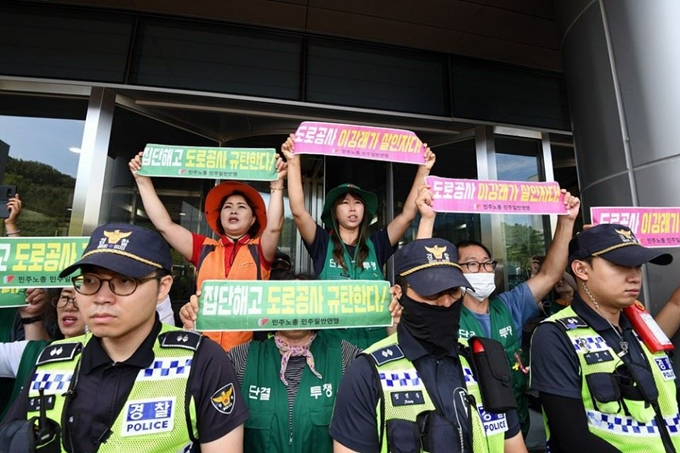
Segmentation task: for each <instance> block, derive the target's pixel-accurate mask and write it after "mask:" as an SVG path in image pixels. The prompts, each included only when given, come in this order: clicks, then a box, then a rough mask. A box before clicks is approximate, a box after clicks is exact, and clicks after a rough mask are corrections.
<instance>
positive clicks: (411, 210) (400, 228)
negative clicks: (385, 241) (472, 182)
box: [387, 144, 436, 245]
mask: <svg viewBox="0 0 680 453" xmlns="http://www.w3.org/2000/svg"><path fill="white" fill-rule="evenodd" d="M423 146H425V163H424V164H422V165H419V166H418V171H416V177H415V178H414V179H413V185H412V186H411V191H410V192H409V193H408V196H407V197H406V201H404V208H403V209H402V210H401V212H400V213H399V215H397V216H396V217H395V218H394V219H392V221H391V222H390V223H389V224H388V225H387V235H388V236H389V238H390V243H391V244H392V245H396V244H397V242H399V240H400V239H401V238H402V236H403V235H404V233H406V230H407V229H408V226H409V225H410V224H411V222H412V221H413V219H415V218H416V214H417V213H418V207H417V206H416V203H415V201H416V198H417V197H418V188H419V187H420V186H422V185H423V184H425V177H426V176H428V175H429V174H430V170H432V166H433V165H434V162H435V160H436V156H435V154H434V153H433V152H432V150H431V149H430V148H429V147H428V146H427V144H423Z"/></svg>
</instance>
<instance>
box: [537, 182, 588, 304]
mask: <svg viewBox="0 0 680 453" xmlns="http://www.w3.org/2000/svg"><path fill="white" fill-rule="evenodd" d="M562 193H564V205H565V206H566V207H567V209H568V210H569V213H568V214H567V215H560V216H558V218H557V228H556V230H555V236H554V237H553V241H552V244H550V249H549V250H548V254H547V255H546V256H545V261H544V262H543V266H541V270H540V271H539V272H538V274H536V276H535V277H533V278H530V279H529V280H527V284H528V285H529V289H530V290H531V294H533V295H534V299H535V300H536V302H539V301H540V300H542V299H543V298H544V297H545V296H546V294H548V293H549V292H550V290H551V289H552V288H553V286H555V283H557V282H558V281H559V280H560V278H562V274H563V273H564V269H565V268H566V267H567V259H568V258H569V241H570V240H571V237H572V236H573V234H574V222H575V221H576V217H577V216H578V213H579V208H580V207H581V200H579V199H578V198H577V197H574V196H573V195H572V194H570V193H569V192H567V191H566V190H564V189H562Z"/></svg>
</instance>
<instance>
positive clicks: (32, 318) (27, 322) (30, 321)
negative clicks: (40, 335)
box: [21, 315, 43, 325]
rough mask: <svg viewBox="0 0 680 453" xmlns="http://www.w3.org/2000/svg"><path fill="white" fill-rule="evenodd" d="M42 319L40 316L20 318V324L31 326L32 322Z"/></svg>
mask: <svg viewBox="0 0 680 453" xmlns="http://www.w3.org/2000/svg"><path fill="white" fill-rule="evenodd" d="M42 319H43V317H42V316H41V315H38V316H31V317H30V318H21V324H24V325H26V324H33V323H34V322H38V321H42Z"/></svg>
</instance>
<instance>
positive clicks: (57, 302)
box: [52, 296, 78, 308]
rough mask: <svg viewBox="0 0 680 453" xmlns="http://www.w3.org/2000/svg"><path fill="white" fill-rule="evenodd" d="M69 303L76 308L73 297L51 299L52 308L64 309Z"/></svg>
mask: <svg viewBox="0 0 680 453" xmlns="http://www.w3.org/2000/svg"><path fill="white" fill-rule="evenodd" d="M69 303H72V304H73V306H74V307H75V308H78V304H77V303H76V298H75V297H68V296H60V297H54V298H52V306H53V307H54V308H66V306H67V305H68V304H69Z"/></svg>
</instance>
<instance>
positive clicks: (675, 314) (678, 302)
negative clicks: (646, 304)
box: [654, 286, 680, 338]
mask: <svg viewBox="0 0 680 453" xmlns="http://www.w3.org/2000/svg"><path fill="white" fill-rule="evenodd" d="M654 320H655V321H656V323H657V324H658V325H659V327H661V330H663V333H665V334H666V336H667V337H668V338H673V336H675V334H676V333H677V332H678V329H680V286H678V287H677V288H676V289H675V291H673V294H671V298H670V299H668V302H666V305H664V306H663V307H661V310H659V313H657V314H656V316H655V317H654Z"/></svg>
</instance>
